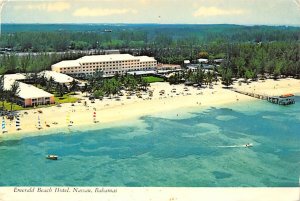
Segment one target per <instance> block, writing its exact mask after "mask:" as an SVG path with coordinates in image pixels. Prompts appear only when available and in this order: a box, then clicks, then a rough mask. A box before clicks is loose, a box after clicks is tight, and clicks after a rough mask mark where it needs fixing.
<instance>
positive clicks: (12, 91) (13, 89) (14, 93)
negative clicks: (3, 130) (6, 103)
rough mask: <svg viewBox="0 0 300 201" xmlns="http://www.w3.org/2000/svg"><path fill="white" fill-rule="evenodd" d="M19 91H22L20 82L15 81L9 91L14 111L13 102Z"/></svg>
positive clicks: (11, 106)
mask: <svg viewBox="0 0 300 201" xmlns="http://www.w3.org/2000/svg"><path fill="white" fill-rule="evenodd" d="M19 92H20V85H19V83H18V82H14V83H13V85H12V86H11V88H10V90H8V91H7V95H8V96H9V99H10V111H12V109H13V103H14V102H15V98H16V96H17V95H18V94H19Z"/></svg>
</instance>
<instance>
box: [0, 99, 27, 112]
mask: <svg viewBox="0 0 300 201" xmlns="http://www.w3.org/2000/svg"><path fill="white" fill-rule="evenodd" d="M2 104H3V103H2V102H0V108H2ZM4 108H5V110H7V111H10V102H6V101H4ZM12 109H13V110H14V111H16V110H25V109H26V108H24V107H22V106H20V105H17V104H15V103H14V104H13V107H12Z"/></svg>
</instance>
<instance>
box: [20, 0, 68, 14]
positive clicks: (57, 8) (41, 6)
mask: <svg viewBox="0 0 300 201" xmlns="http://www.w3.org/2000/svg"><path fill="white" fill-rule="evenodd" d="M70 8H71V4H70V3H68V2H64V1H60V2H52V3H38V2H35V3H31V4H27V5H25V6H24V7H21V6H15V10H23V9H27V10H39V11H47V12H62V11H65V10H69V9H70Z"/></svg>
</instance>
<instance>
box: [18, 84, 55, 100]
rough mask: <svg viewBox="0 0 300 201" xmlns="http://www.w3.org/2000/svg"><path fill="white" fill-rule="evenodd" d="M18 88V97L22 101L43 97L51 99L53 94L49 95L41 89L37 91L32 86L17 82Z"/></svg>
mask: <svg viewBox="0 0 300 201" xmlns="http://www.w3.org/2000/svg"><path fill="white" fill-rule="evenodd" d="M18 83H19V87H20V92H19V94H18V96H19V97H20V98H23V99H33V98H43V97H52V96H53V94H50V93H48V92H46V91H44V90H42V89H39V88H37V87H35V86H33V85H29V84H25V83H22V82H18Z"/></svg>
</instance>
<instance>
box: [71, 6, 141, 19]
mask: <svg viewBox="0 0 300 201" xmlns="http://www.w3.org/2000/svg"><path fill="white" fill-rule="evenodd" d="M136 13H137V11H136V10H133V9H126V8H122V9H117V8H114V9H109V8H87V7H84V8H79V9H77V10H75V11H74V13H73V16H77V17H100V16H110V15H124V14H136Z"/></svg>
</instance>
